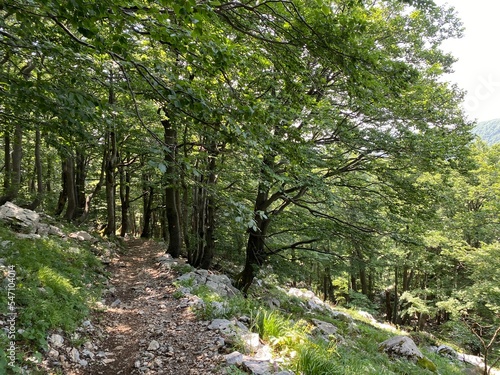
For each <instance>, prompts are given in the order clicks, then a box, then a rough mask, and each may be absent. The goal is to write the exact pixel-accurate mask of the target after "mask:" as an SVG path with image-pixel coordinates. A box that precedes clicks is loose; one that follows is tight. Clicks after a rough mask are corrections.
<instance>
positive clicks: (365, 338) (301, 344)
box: [178, 281, 468, 375]
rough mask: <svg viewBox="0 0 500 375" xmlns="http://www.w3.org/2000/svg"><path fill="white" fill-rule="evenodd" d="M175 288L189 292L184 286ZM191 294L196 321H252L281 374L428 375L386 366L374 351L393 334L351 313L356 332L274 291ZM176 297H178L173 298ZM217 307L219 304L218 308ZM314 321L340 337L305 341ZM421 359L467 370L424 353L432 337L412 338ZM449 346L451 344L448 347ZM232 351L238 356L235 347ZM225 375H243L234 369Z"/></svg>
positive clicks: (446, 369)
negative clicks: (200, 304)
mask: <svg viewBox="0 0 500 375" xmlns="http://www.w3.org/2000/svg"><path fill="white" fill-rule="evenodd" d="M181 284H182V285H180V286H191V285H189V281H188V282H184V283H181ZM193 293H194V294H196V295H198V296H199V297H201V298H202V299H203V300H204V301H205V307H204V308H203V309H200V310H197V314H198V315H199V317H200V318H201V319H214V318H228V319H231V318H233V317H238V316H242V315H246V316H249V317H251V321H252V330H253V331H255V332H258V333H259V335H260V337H261V338H262V339H263V340H264V341H265V342H266V343H267V344H269V345H270V346H271V347H272V348H273V351H274V353H275V357H277V358H282V359H283V360H284V364H285V366H284V367H286V368H288V369H290V370H292V371H295V372H296V373H300V374H303V375H335V374H338V375H359V374H363V375H368V374H373V375H392V374H400V375H422V374H433V372H432V371H430V370H427V369H423V368H421V367H418V366H416V365H415V364H413V363H411V362H409V361H406V360H391V359H389V357H388V356H387V355H386V354H384V353H382V352H380V351H379V344H380V343H381V342H383V341H384V340H386V339H388V338H390V337H392V336H395V335H397V334H404V333H401V332H399V333H394V332H390V331H387V330H384V329H381V328H378V327H375V326H373V325H372V324H371V323H370V321H369V320H368V319H366V318H364V317H363V316H362V315H360V314H359V313H357V311H356V310H347V309H342V310H341V311H344V312H346V313H348V314H349V315H351V316H352V317H353V318H354V320H355V328H354V329H353V328H352V326H350V325H349V324H347V323H346V322H344V321H341V320H338V319H334V318H332V317H331V316H329V315H328V314H327V313H312V312H310V311H306V310H304V309H303V308H302V307H301V306H303V305H304V304H303V302H304V301H301V300H300V299H298V298H296V297H290V296H288V295H287V294H286V293H285V292H284V291H283V290H282V289H280V288H277V287H275V286H273V285H266V286H264V287H260V288H256V289H254V291H253V293H252V294H253V295H252V298H248V299H245V298H243V297H234V298H232V299H229V300H227V299H225V298H222V297H220V296H218V295H217V294H215V293H213V292H211V291H210V290H209V289H208V288H206V287H205V286H201V287H194V288H193ZM178 296H179V297H180V296H181V294H179V295H178ZM270 298H274V299H275V300H279V304H280V308H279V309H271V308H270V307H269V306H268V303H267V302H266V301H269V299H270ZM214 301H216V302H219V303H222V304H223V306H224V308H223V309H222V310H221V309H220V308H213V305H212V304H211V302H214ZM219 306H220V304H219ZM312 318H316V319H320V320H323V321H326V322H329V323H332V324H334V325H335V326H336V327H337V328H338V333H339V334H340V336H342V338H340V337H331V341H330V342H329V343H327V342H325V341H324V340H322V339H319V338H314V337H311V336H310V335H309V333H310V332H311V329H312V325H311V323H310V322H311V319H312ZM415 341H416V342H419V343H420V349H421V350H422V352H423V354H424V355H425V356H426V357H427V358H428V359H429V360H431V361H432V362H433V363H434V364H435V365H436V367H437V371H438V373H439V374H441V375H461V374H464V372H465V371H466V369H467V368H468V366H466V365H465V364H463V363H460V362H458V361H452V360H449V359H447V358H444V357H441V356H439V355H437V354H435V353H432V352H430V351H429V350H426V349H425V347H426V346H429V345H438V344H442V343H437V342H436V341H435V339H434V338H432V336H431V335H425V334H418V335H415ZM451 345H453V343H451ZM235 350H243V348H242V347H238V346H236V347H235ZM229 373H230V374H243V372H241V371H240V370H239V369H237V368H234V369H233V370H232V372H229Z"/></svg>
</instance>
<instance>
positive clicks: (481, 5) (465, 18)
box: [435, 0, 500, 121]
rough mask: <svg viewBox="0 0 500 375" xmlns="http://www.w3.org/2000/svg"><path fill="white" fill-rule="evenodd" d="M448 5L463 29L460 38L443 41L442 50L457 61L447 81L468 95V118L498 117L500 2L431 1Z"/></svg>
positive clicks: (494, 0)
mask: <svg viewBox="0 0 500 375" xmlns="http://www.w3.org/2000/svg"><path fill="white" fill-rule="evenodd" d="M435 2H436V4H438V5H443V4H446V3H447V4H449V5H452V6H453V7H454V8H455V9H456V10H457V12H458V15H459V17H460V19H461V20H462V22H463V23H464V26H465V33H464V37H463V38H461V39H458V40H452V41H447V42H446V44H444V45H443V48H444V50H445V51H449V52H451V53H452V54H453V55H454V56H455V57H457V58H458V59H459V61H457V62H456V63H455V65H454V70H455V73H453V75H451V76H450V77H449V81H451V82H455V83H457V84H458V86H459V87H461V88H463V89H465V90H466V91H467V92H468V94H467V96H466V99H465V103H464V108H465V110H466V112H467V114H468V115H469V117H470V119H477V120H478V121H486V120H492V119H497V118H500V48H499V38H500V22H498V18H499V15H500V1H499V0H474V1H472V0H435Z"/></svg>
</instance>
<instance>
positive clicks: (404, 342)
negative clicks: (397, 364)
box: [379, 336, 424, 363]
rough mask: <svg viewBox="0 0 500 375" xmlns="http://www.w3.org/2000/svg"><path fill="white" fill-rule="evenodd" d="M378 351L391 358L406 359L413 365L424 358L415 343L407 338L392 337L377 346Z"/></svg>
mask: <svg viewBox="0 0 500 375" xmlns="http://www.w3.org/2000/svg"><path fill="white" fill-rule="evenodd" d="M379 350H381V351H383V352H384V353H387V355H389V357H391V358H406V359H408V360H410V361H412V362H414V363H417V361H418V360H419V359H422V358H424V355H423V354H422V352H421V351H420V350H419V349H418V347H417V345H416V344H415V342H414V341H413V340H412V339H411V338H409V337H408V336H394V337H391V338H390V339H388V340H385V341H384V342H382V343H381V344H380V345H379Z"/></svg>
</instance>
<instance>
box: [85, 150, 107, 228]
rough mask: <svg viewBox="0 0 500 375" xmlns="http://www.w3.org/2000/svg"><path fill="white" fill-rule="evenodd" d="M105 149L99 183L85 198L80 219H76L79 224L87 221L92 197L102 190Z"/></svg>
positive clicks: (105, 158)
mask: <svg viewBox="0 0 500 375" xmlns="http://www.w3.org/2000/svg"><path fill="white" fill-rule="evenodd" d="M106 147H107V146H106V145H105V146H104V151H103V156H102V162H101V172H100V173H99V181H97V184H96V185H95V186H94V189H93V190H92V192H91V193H90V194H88V195H87V197H86V198H85V206H84V209H83V212H82V214H81V215H80V217H79V218H78V223H79V224H81V223H84V222H85V221H86V220H87V218H88V217H89V215H90V210H91V207H92V200H93V199H94V197H96V196H97V195H98V194H99V192H100V191H101V189H102V185H103V184H104V177H105V169H106V160H107V155H108V151H107V148H106Z"/></svg>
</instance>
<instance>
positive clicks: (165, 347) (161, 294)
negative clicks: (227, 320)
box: [67, 240, 223, 375]
mask: <svg viewBox="0 0 500 375" xmlns="http://www.w3.org/2000/svg"><path fill="white" fill-rule="evenodd" d="M161 255H164V248H161V246H160V245H158V244H157V243H155V242H153V241H143V240H129V241H127V250H126V251H124V253H123V254H121V255H120V257H118V258H116V259H114V260H113V261H112V263H111V264H110V265H109V268H108V271H109V272H110V273H111V279H110V285H109V287H108V289H109V290H110V292H109V293H108V294H107V295H106V307H107V308H106V310H105V311H104V312H100V313H96V314H95V315H94V317H93V318H92V320H91V328H90V329H89V331H90V334H91V337H92V340H91V341H86V342H85V343H84V344H83V345H82V347H81V348H80V358H81V359H83V360H84V361H87V362H88V364H87V365H86V366H83V367H80V366H78V367H79V368H73V369H72V370H71V371H69V372H67V373H68V374H75V375H128V374H172V375H174V374H175V375H183V374H200V375H202V374H203V375H205V374H222V373H223V371H222V370H221V367H220V365H219V362H220V356H219V354H218V353H217V344H216V340H217V337H216V336H215V334H214V333H213V332H212V331H209V330H207V328H206V326H207V323H206V322H199V321H196V319H195V317H194V316H193V314H192V312H190V310H189V309H187V308H185V307H183V305H182V304H181V303H180V301H179V300H178V299H175V298H174V297H173V296H172V293H173V292H174V291H175V288H174V287H173V286H172V281H173V280H174V279H175V277H176V276H177V275H175V273H174V271H171V270H169V269H168V268H167V267H165V266H162V265H160V264H159V263H158V262H157V258H158V257H159V256H161Z"/></svg>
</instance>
